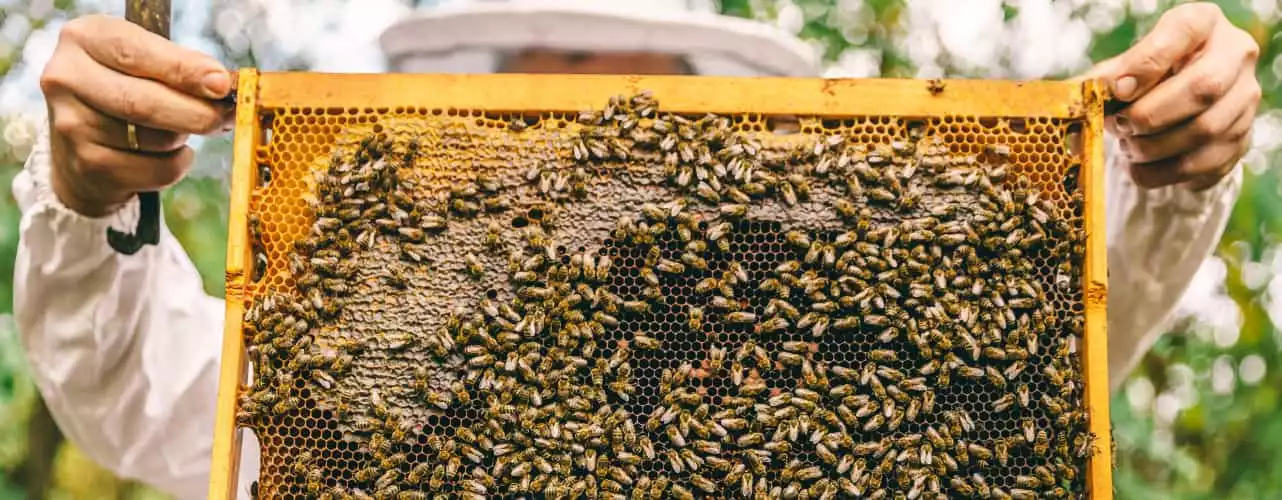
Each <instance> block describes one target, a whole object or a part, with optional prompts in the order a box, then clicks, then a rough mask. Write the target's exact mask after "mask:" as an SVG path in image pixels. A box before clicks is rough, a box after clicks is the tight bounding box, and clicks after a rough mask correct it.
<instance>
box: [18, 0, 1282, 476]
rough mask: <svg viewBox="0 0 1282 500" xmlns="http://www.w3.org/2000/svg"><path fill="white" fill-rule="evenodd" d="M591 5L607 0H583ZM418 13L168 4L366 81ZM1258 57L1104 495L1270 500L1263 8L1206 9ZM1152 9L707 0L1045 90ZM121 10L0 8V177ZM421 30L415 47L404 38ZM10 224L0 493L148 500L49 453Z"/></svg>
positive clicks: (214, 191)
mask: <svg viewBox="0 0 1282 500" xmlns="http://www.w3.org/2000/svg"><path fill="white" fill-rule="evenodd" d="M602 1H609V0H602ZM434 3H436V2H435V1H430V0H428V1H419V2H411V1H398V0H351V1H346V0H310V1H308V0H212V1H211V0H173V9H174V14H175V17H174V22H173V26H172V32H173V36H174V39H175V40H176V41H177V42H179V43H181V44H183V45H185V46H188V47H192V48H195V49H198V50H201V51H204V52H207V53H210V54H214V55H216V56H217V57H219V58H220V59H222V60H223V61H224V62H225V63H226V64H228V65H229V66H231V67H242V66H254V67H258V68H261V69H265V70H286V69H288V70H316V71H330V72H371V71H381V70H383V69H384V67H385V65H384V63H383V60H382V58H381V56H380V55H379V52H378V48H377V44H376V39H377V37H378V34H379V33H380V32H381V31H382V29H383V28H384V27H386V26H387V25H388V24H389V23H391V22H393V21H395V20H396V19H398V18H400V17H401V16H403V15H405V14H407V13H409V12H411V11H412V10H414V9H416V8H430V7H431V5H432V4H434ZM1216 3H1218V4H1219V5H1220V6H1221V7H1222V8H1223V10H1224V11H1225V13H1226V14H1227V15H1228V17H1229V18H1230V19H1231V20H1232V21H1233V22H1234V23H1235V24H1237V25H1238V26H1239V27H1242V28H1243V29H1246V30H1247V31H1248V32H1250V33H1251V34H1252V35H1253V36H1254V37H1255V40H1256V41H1257V42H1258V43H1259V44H1260V46H1261V48H1262V50H1261V57H1260V64H1259V68H1258V75H1259V78H1260V81H1261V83H1262V85H1263V87H1264V100H1265V102H1264V104H1263V106H1262V107H1261V112H1260V116H1259V118H1258V119H1257V120H1256V126H1255V135H1254V146H1253V148H1252V150H1251V152H1250V154H1248V155H1247V157H1246V159H1245V160H1244V165H1245V168H1246V170H1247V182H1246V188H1245V189H1244V191H1243V194H1242V198H1241V200H1240V201H1239V203H1238V205H1237V207H1236V209H1235V211H1234V213H1233V217H1232V219H1231V221H1230V223H1229V228H1228V230H1227V232H1226V234H1225V236H1224V239H1223V241H1222V242H1221V243H1220V246H1219V248H1218V250H1217V252H1216V254H1215V255H1214V256H1212V257H1211V258H1210V259H1208V260H1207V261H1206V262H1205V263H1204V264H1203V265H1202V268H1201V270H1200V271H1199V273H1198V275H1197V277H1196V278H1195V280H1194V283H1193V285H1192V286H1191V287H1190V290H1189V291H1188V293H1187V295H1186V296H1185V297H1184V300H1183V301H1182V303H1181V305H1180V308H1179V311H1178V314H1177V315H1176V317H1174V318H1173V319H1172V321H1171V323H1170V324H1169V325H1168V330H1169V331H1170V332H1171V334H1170V335H1167V336H1165V337H1164V339H1163V340H1162V341H1160V342H1159V343H1158V345H1157V346H1156V347H1155V348H1154V349H1153V351H1152V352H1151V353H1150V354H1149V355H1148V357H1147V358H1146V359H1145V360H1144V362H1143V364H1142V365H1141V367H1140V368H1139V370H1137V371H1136V373H1134V374H1133V375H1132V376H1131V378H1130V380H1129V381H1128V382H1127V383H1126V384H1125V385H1124V386H1123V388H1122V389H1121V390H1119V391H1118V393H1117V394H1115V395H1114V398H1113V404H1112V415H1113V427H1114V436H1115V438H1116V440H1117V450H1116V452H1117V459H1118V460H1117V464H1118V468H1117V471H1116V472H1115V476H1114V482H1115V486H1116V488H1117V494H1118V496H1119V497H1120V498H1212V497H1217V498H1232V499H1237V498H1282V412H1280V411H1279V409H1282V402H1280V401H1279V398H1280V397H1282V370H1279V369H1278V367H1279V366H1282V349H1280V347H1282V329H1280V328H1279V327H1280V326H1282V245H1279V241H1278V240H1279V237H1280V236H1282V191H1280V190H1279V189H1280V186H1282V184H1279V180H1278V176H1277V174H1276V173H1275V172H1274V171H1273V170H1272V169H1270V168H1268V167H1269V166H1270V165H1271V164H1273V163H1274V162H1276V161H1278V159H1279V150H1280V149H1282V112H1280V111H1279V109H1278V108H1279V106H1280V105H1282V91H1279V89H1278V82H1279V80H1282V57H1280V56H1279V50H1280V49H1282V30H1280V29H1279V16H1280V15H1282V13H1280V10H1282V6H1280V5H1279V3H1280V2H1279V0H1221V1H1218V2H1216ZM1171 4H1172V2H1168V1H1159V0H1129V1H1128V0H1099V1H1092V0H1059V1H1051V0H921V1H912V2H906V1H903V0H722V1H721V2H720V7H721V10H722V11H723V12H725V13H727V14H732V15H738V16H745V17H752V18H757V19H761V20H763V21H765V22H770V23H774V24H777V25H778V26H780V27H782V28H784V29H787V30H789V31H792V32H794V33H798V34H799V35H801V36H802V37H803V38H805V39H806V40H808V41H810V42H811V43H812V44H813V47H814V49H815V50H816V51H817V53H820V54H822V56H823V58H824V60H825V61H827V67H826V68H827V69H826V70H825V73H824V74H825V75H827V76H840V77H871V76H893V77H925V78H929V77H936V76H953V77H988V78H1017V79H1030V78H1061V77H1065V76H1069V75H1072V74H1074V73H1076V72H1080V71H1082V70H1084V69H1085V68H1087V67H1089V65H1090V62H1091V61H1092V60H1100V59H1103V58H1106V57H1109V56H1112V55H1114V54H1117V53H1119V52H1121V51H1122V50H1124V49H1125V48H1126V47H1128V46H1130V44H1132V43H1133V42H1134V41H1135V40H1136V39H1137V38H1138V37H1139V36H1140V35H1142V34H1143V33H1145V32H1146V31H1147V30H1148V29H1149V28H1150V27H1151V26H1152V24H1153V23H1154V22H1155V21H1156V19H1157V17H1158V16H1159V15H1160V14H1161V12H1162V11H1163V10H1165V9H1167V8H1169V7H1170V5H1171ZM123 6H124V0H112V1H103V0H92V1H91V0H86V1H75V0H20V1H15V0H0V82H2V84H0V129H2V130H3V137H2V138H0V183H3V184H4V185H5V186H7V185H8V183H9V180H10V179H12V176H13V175H14V174H15V173H16V172H17V171H18V170H19V169H20V168H21V166H22V162H23V160H24V159H25V158H26V155H27V154H28V152H29V151H30V149H31V146H32V142H33V140H34V138H35V135H36V130H37V127H39V126H42V125H41V124H42V121H41V120H42V118H43V113H44V104H43V102H42V101H41V96H40V92H39V87H38V85H37V79H38V76H39V74H40V71H41V68H42V67H43V66H44V63H45V61H46V60H47V59H48V57H49V55H50V53H51V52H52V50H53V47H54V44H55V42H56V40H57V35H58V30H59V28H60V27H61V26H62V24H63V23H65V22H66V21H67V20H68V19H70V18H73V17H75V16H78V15H82V14H86V13H93V12H102V13H109V14H114V15H121V14H122V13H123V9H124V7H123ZM424 36H430V34H424ZM197 145H198V147H199V151H200V154H199V157H198V160H197V162H198V163H197V166H196V168H195V172H194V176H193V178H190V179H188V180H185V181H183V183H182V184H180V185H179V186H177V187H176V188H174V189H171V190H168V191H166V193H165V211H166V218H167V220H168V221H169V224H170V227H171V228H172V229H173V231H174V233H175V234H177V236H178V238H179V239H180V240H181V241H182V242H183V244H184V245H185V246H186V248H187V250H188V251H189V252H190V253H191V255H192V258H193V259H194V260H195V262H196V264H197V266H198V267H199V268H200V270H201V272H202V274H203V275H204V276H205V285H206V289H207V290H208V291H209V293H211V294H214V295H219V296H221V295H222V288H223V281H222V279H223V272H222V270H223V262H224V256H225V238H226V231H227V228H226V222H227V221H226V218H227V182H228V181H227V174H228V169H229V166H230V163H231V162H230V156H229V138H228V137H216V138H209V139H205V140H199V141H198V143H197ZM18 220H19V213H18V210H17V208H16V205H15V204H14V201H13V199H12V197H11V196H5V197H3V198H0V312H3V313H4V314H3V315H2V316H0V499H8V498H42V497H43V498H75V499H81V498H103V499H135V498H158V497H161V496H160V495H158V494H157V493H155V492H153V491H151V490H148V489H147V488H146V487H144V486H141V485H139V484H137V483H133V482H129V481H123V480H120V479H117V478H115V477H113V476H112V475H111V474H109V473H107V472H105V471H102V470H100V469H98V468H97V467H95V466H94V465H93V464H92V463H91V462H89V461H88V460H87V459H86V458H84V457H83V455H81V454H80V453H79V452H77V451H76V450H75V449H74V447H72V446H71V445H69V444H68V443H65V442H64V441H63V439H62V438H61V436H60V435H59V434H58V431H57V426H56V425H55V424H54V423H53V422H52V421H51V420H50V417H49V414H48V412H47V411H46V410H45V409H44V407H43V405H42V403H41V402H40V399H39V396H38V394H37V393H36V391H35V388H34V386H33V385H32V382H31V380H30V378H29V375H28V374H27V371H26V370H27V369H26V367H25V366H24V361H23V357H22V354H21V351H20V346H19V343H18V340H17V335H16V333H15V332H14V328H13V322H12V318H11V317H10V316H9V314H8V313H10V312H11V310H12V293H13V290H12V285H13V283H12V274H13V273H12V270H13V257H14V253H15V249H16V245H17V228H18Z"/></svg>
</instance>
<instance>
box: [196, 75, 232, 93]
mask: <svg viewBox="0 0 1282 500" xmlns="http://www.w3.org/2000/svg"><path fill="white" fill-rule="evenodd" d="M201 84H202V85H204V86H205V92H206V93H207V94H209V98H210V99H218V98H220V97H222V96H225V95H227V91H228V90H229V89H228V87H231V80H230V78H228V76H227V72H226V71H222V70H216V71H211V72H210V73H209V74H207V75H205V78H204V79H203V80H201Z"/></svg>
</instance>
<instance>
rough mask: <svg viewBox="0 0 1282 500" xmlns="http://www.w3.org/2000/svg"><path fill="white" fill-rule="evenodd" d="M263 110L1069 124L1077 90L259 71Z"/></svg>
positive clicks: (1001, 84) (1033, 85)
mask: <svg viewBox="0 0 1282 500" xmlns="http://www.w3.org/2000/svg"><path fill="white" fill-rule="evenodd" d="M259 88H260V94H259V104H260V105H261V106H263V107H264V108H267V109H275V108H289V107H316V108H330V109H334V110H340V109H344V108H346V109H378V108H385V109H391V110H395V109H397V108H404V107H406V105H407V104H411V105H413V106H417V107H419V108H428V109H433V108H435V109H450V108H455V109H466V110H480V111H493V112H508V111H528V112H572V113H577V112H579V111H580V110H584V109H593V108H595V107H596V106H599V105H600V103H602V102H605V101H606V100H608V99H609V98H610V97H612V96H615V95H619V94H628V93H636V92H640V91H642V90H651V91H653V92H654V93H655V95H657V96H659V98H660V108H661V109H665V110H669V111H678V112H682V113H743V112H755V113H763V114H776V115H787V114H795V115H808V116H851V115H857V116H870V115H877V116H909V117H919V116H939V115H971V116H992V117H1004V116H1009V117H1029V118H1041V117H1044V118H1072V117H1079V116H1081V112H1082V107H1081V104H1082V101H1083V99H1082V89H1083V86H1082V85H1081V84H1080V83H1075V82H1050V81H1030V82H1015V81H1002V80H984V81H980V80H929V81H928V80H903V79H823V78H732V77H691V76H602V75H517V74H497V75H494V74H486V75H428V74H388V75H363V74H328V73H291V72H284V73H270V72H269V73H263V74H262V76H261V79H260V81H259Z"/></svg>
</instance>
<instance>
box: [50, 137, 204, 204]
mask: <svg viewBox="0 0 1282 500" xmlns="http://www.w3.org/2000/svg"><path fill="white" fill-rule="evenodd" d="M73 148H74V151H75V159H76V162H75V166H76V169H77V170H78V171H79V172H80V175H81V177H82V178H83V179H84V180H85V181H86V182H89V183H94V184H96V185H98V186H104V187H106V186H109V187H110V188H111V189H103V190H101V192H114V193H137V192H142V191H156V190H159V189H162V188H165V187H168V186H171V185H173V184H175V183H177V182H178V181H179V180H180V179H182V177H183V175H185V174H186V173H187V169H188V168H189V167H191V161H192V158H193V156H194V153H193V152H192V149H191V148H190V147H187V146H183V147H182V148H179V149H177V150H174V151H170V152H166V153H134V152H129V151H121V150H119V149H113V148H109V147H107V146H103V145H101V144H95V143H91V142H79V143H76V144H75V145H74V146H73ZM108 201H117V200H108Z"/></svg>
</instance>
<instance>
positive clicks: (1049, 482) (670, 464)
mask: <svg viewBox="0 0 1282 500" xmlns="http://www.w3.org/2000/svg"><path fill="white" fill-rule="evenodd" d="M664 97H665V96H664V95H663V94H662V93H654V94H651V93H648V92H643V93H639V94H633V95H620V96H618V97H615V98H612V99H610V100H609V101H608V102H602V103H600V104H599V105H598V106H597V107H596V108H595V109H593V110H588V111H583V112H580V113H572V112H555V111H552V112H549V111H543V112H533V111H531V112H524V113H515V112H495V111H490V110H469V109H459V108H439V107H431V108H427V107H414V106H402V107H389V108H360V107H353V108H349V107H332V106H330V107H322V106H291V105H284V106H261V107H259V108H258V109H256V110H255V116H256V118H257V119H259V120H260V121H259V123H258V124H257V126H258V127H259V128H260V130H261V131H262V132H263V135H262V136H261V137H259V138H257V140H256V143H255V145H254V147H253V149H252V159H253V161H252V165H253V166H255V167H256V168H255V171H254V174H255V175H254V176H253V178H254V179H255V181H254V185H253V186H252V188H251V190H250V193H251V195H250V198H249V203H248V206H247V211H246V219H247V226H246V227H247V228H248V230H249V237H248V241H249V248H250V256H249V260H248V262H250V263H252V265H250V266H247V267H249V268H251V269H252V271H251V272H249V273H248V275H247V276H246V278H245V279H243V280H236V281H237V282H238V283H242V286H243V290H241V292H240V294H238V295H239V296H241V297H242V298H243V304H237V305H235V306H234V307H236V308H237V310H240V308H243V311H244V314H243V321H242V323H241V325H239V328H238V329H237V331H241V332H243V339H242V340H243V345H244V346H245V350H244V354H243V356H244V359H246V360H247V361H248V362H249V365H250V368H249V370H248V371H249V373H248V377H247V378H246V380H245V382H244V383H243V384H242V385H240V386H239V389H238V391H236V392H237V397H236V400H237V401H236V425H237V426H238V427H241V428H246V429H249V430H250V431H252V432H253V433H254V434H255V435H256V436H257V438H258V441H259V442H260V443H261V450H260V453H261V467H262V468H261V471H260V475H259V479H258V481H257V482H256V483H255V484H254V489H253V491H254V494H255V495H256V496H258V497H261V498H428V497H433V498H435V497H447V498H455V497H462V498H489V497H508V498H525V497H549V498H579V497H588V498H597V497H606V498H618V497H630V498H693V497H709V498H730V497H758V498H836V497H863V496H869V497H872V498H892V497H893V498H917V497H926V498H933V497H938V498H961V497H976V498H983V497H989V496H991V497H993V498H1005V497H1008V496H1010V497H1014V498H1040V497H1047V498H1084V497H1087V496H1089V495H1090V494H1091V491H1090V489H1089V488H1088V483H1087V481H1088V476H1089V475H1090V471H1088V467H1089V460H1090V458H1091V456H1092V455H1093V454H1095V453H1096V452H1097V451H1098V450H1097V449H1096V447H1095V445H1094V440H1095V439H1096V436H1095V435H1094V434H1093V433H1092V432H1090V428H1089V419H1090V417H1091V413H1090V412H1088V411H1087V401H1086V397H1085V395H1084V394H1085V381H1084V377H1083V372H1084V371H1085V368H1084V367H1083V366H1081V362H1080V357H1081V356H1080V355H1079V347H1080V346H1079V344H1080V341H1081V339H1082V336H1083V334H1084V322H1085V314H1084V304H1085V303H1086V299H1085V298H1084V297H1083V290H1084V288H1085V287H1084V284H1083V282H1082V275H1083V259H1084V258H1085V248H1086V245H1085V238H1086V235H1085V227H1084V218H1083V214H1084V207H1085V203H1086V202H1087V200H1085V198H1084V196H1083V189H1082V186H1081V182H1079V172H1082V171H1083V169H1084V168H1086V167H1085V166H1084V163H1083V161H1084V160H1083V155H1082V154H1080V153H1079V152H1077V151H1075V149H1074V147H1073V145H1072V144H1067V143H1066V140H1065V138H1066V137H1070V136H1072V135H1074V134H1078V133H1080V132H1081V131H1082V127H1083V125H1084V123H1085V120H1084V118H1082V117H1080V116H1079V117H1070V118H1049V117H990V116H969V115H944V116H925V117H908V116H853V115H852V116H847V117H839V118H834V117H832V116H804V115H803V116H796V117H782V116H776V115H771V114H768V113H759V112H743V113H720V114H717V115H710V114H681V113H680V112H679V111H680V108H679V106H678V107H677V108H676V111H669V109H668V106H666V105H665V104H666V103H665V101H664ZM233 227H235V226H233ZM231 267H232V266H229V269H230V268H231ZM228 281H229V283H231V282H232V281H233V280H232V279H229V280H228ZM231 296H233V294H230V293H229V297H231Z"/></svg>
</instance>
